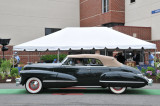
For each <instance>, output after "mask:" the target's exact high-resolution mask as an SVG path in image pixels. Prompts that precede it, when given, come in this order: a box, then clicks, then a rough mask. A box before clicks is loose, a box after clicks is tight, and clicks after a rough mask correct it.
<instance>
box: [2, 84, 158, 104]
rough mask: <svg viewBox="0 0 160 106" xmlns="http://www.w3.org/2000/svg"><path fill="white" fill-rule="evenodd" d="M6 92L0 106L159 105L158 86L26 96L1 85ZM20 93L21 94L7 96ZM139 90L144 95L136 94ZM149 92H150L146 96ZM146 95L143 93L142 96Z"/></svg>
mask: <svg viewBox="0 0 160 106" xmlns="http://www.w3.org/2000/svg"><path fill="white" fill-rule="evenodd" d="M1 90H8V94H7V93H6V94H0V106H160V95H155V94H152V91H154V90H156V91H157V93H159V92H160V84H153V86H146V87H144V88H139V89H133V90H132V89H130V90H129V92H126V93H125V94H120V95H116V94H111V93H109V90H108V89H102V88H93V89H88V88H87V89H84V88H83V89H48V90H44V92H43V93H40V94H29V93H27V92H26V91H25V88H24V86H18V87H16V86H15V84H11V83H4V84H3V83H1V84H0V91H1ZM10 91H21V93H14V94H12V93H9V92H10ZM134 91H140V92H144V93H137V92H134ZM146 91H147V92H148V91H150V93H147V92H146ZM145 92H146V94H145Z"/></svg>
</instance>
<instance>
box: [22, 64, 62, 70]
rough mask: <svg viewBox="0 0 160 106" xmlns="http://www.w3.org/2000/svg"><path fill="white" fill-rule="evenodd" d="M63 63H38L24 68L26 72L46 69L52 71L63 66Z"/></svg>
mask: <svg viewBox="0 0 160 106" xmlns="http://www.w3.org/2000/svg"><path fill="white" fill-rule="evenodd" d="M61 65H62V64H61V63H37V64H27V65H25V66H24V70H28V69H32V68H36V69H37V68H43V69H44V68H46V69H51V68H56V67H59V66H61Z"/></svg>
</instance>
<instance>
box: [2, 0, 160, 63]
mask: <svg viewBox="0 0 160 106" xmlns="http://www.w3.org/2000/svg"><path fill="white" fill-rule="evenodd" d="M10 2H12V3H10ZM17 2H18V3H17ZM31 3H32V5H30V4H31ZM159 5H160V1H159V0H55V1H54V0H52V1H51V0H39V1H32V0H18V1H16V2H14V0H13V1H10V0H5V1H4V0H3V1H0V9H1V10H3V11H1V12H0V17H1V18H0V19H1V20H0V38H11V39H12V40H11V43H10V45H9V50H8V51H7V52H5V57H6V58H7V59H9V58H11V56H12V53H13V51H12V46H14V45H17V44H20V43H24V42H26V41H29V40H32V39H35V38H38V37H42V36H45V35H47V34H49V33H52V32H55V31H57V30H59V29H61V28H65V27H79V26H81V27H93V26H103V27H112V28H113V29H115V30H117V31H120V32H122V33H125V34H128V35H130V36H133V37H137V38H139V39H143V40H146V41H150V42H152V43H155V44H157V48H158V51H160V35H159V34H160V30H159V27H160V9H159ZM64 8H65V9H64ZM0 48H1V47H0ZM44 54H56V52H54V53H53V52H19V55H20V56H21V59H22V60H23V61H21V62H27V61H28V60H29V61H30V62H34V61H38V60H39V57H40V56H41V55H44ZM0 57H2V52H1V49H0Z"/></svg>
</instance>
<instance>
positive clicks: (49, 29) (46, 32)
mask: <svg viewBox="0 0 160 106" xmlns="http://www.w3.org/2000/svg"><path fill="white" fill-rule="evenodd" d="M59 30H61V29H60V28H45V36H46V35H49V34H51V33H54V32H57V31H59Z"/></svg>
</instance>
